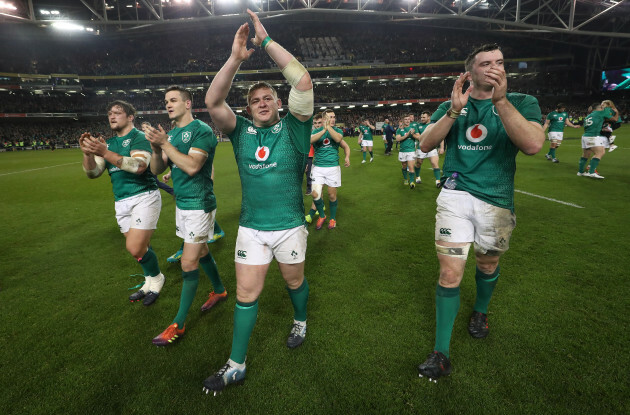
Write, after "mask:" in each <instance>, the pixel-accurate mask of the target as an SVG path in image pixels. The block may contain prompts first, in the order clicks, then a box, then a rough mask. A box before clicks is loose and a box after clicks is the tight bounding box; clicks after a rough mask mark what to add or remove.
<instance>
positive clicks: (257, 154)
mask: <svg viewBox="0 0 630 415" xmlns="http://www.w3.org/2000/svg"><path fill="white" fill-rule="evenodd" d="M312 124H313V119H312V118H310V119H308V120H307V121H304V122H302V121H300V120H298V119H297V118H295V116H293V114H291V113H290V112H289V113H288V114H287V115H286V116H285V117H284V118H282V119H281V120H280V121H278V122H277V123H276V124H274V125H272V126H271V127H267V128H262V127H256V126H255V125H254V123H253V122H251V121H250V120H248V119H246V118H243V117H241V116H237V117H236V127H235V128H234V131H232V132H231V133H230V134H228V137H229V138H230V141H231V142H232V148H233V150H234V157H235V158H236V164H237V167H238V173H239V175H240V177H241V189H242V202H241V217H240V219H239V224H240V225H241V226H244V227H247V228H252V229H257V230H261V231H280V230H283V229H290V228H295V227H296V226H300V225H303V224H304V201H303V198H302V178H303V177H304V167H305V166H306V157H307V155H308V152H309V149H310V141H311V127H312Z"/></svg>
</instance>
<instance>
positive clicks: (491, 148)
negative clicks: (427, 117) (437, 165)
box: [431, 93, 541, 211]
mask: <svg viewBox="0 0 630 415" xmlns="http://www.w3.org/2000/svg"><path fill="white" fill-rule="evenodd" d="M507 99H508V101H510V103H511V104H512V105H514V107H515V108H516V110H517V111H518V112H519V113H520V114H521V115H522V116H523V117H524V118H525V119H526V120H528V121H534V122H538V123H540V122H541V112H540V106H539V105H538V100H537V99H536V98H534V97H533V96H530V95H525V94H518V93H508V94H507ZM450 107H451V102H450V101H446V102H444V103H442V104H441V105H440V106H439V107H438V109H437V110H436V111H435V112H434V113H433V115H432V116H431V121H432V122H437V121H438V120H439V119H440V118H442V116H443V115H444V114H446V111H447V110H448V109H449V108H450ZM444 143H445V145H446V157H445V158H444V166H443V167H442V169H443V175H444V176H443V177H442V180H445V179H446V178H447V177H449V176H451V175H452V174H453V173H455V172H457V173H458V174H459V177H458V178H457V180H456V182H457V187H456V190H463V191H466V192H468V193H470V194H471V195H473V196H474V197H476V198H478V199H481V200H483V201H484V202H487V203H490V204H492V205H495V206H499V207H502V208H505V209H510V210H511V211H514V174H515V172H516V155H517V153H518V150H519V149H518V147H516V146H515V145H514V144H513V143H512V141H511V140H510V138H509V137H508V135H507V132H506V131H505V128H504V127H503V123H502V122H501V119H500V118H499V115H498V113H497V111H496V109H495V107H494V105H493V104H492V101H491V100H490V99H484V100H477V99H474V98H468V103H467V104H466V106H465V107H464V108H463V109H462V112H461V115H460V116H459V118H457V120H455V123H454V124H453V126H452V127H451V130H450V131H449V133H448V134H447V135H446V138H445V139H444Z"/></svg>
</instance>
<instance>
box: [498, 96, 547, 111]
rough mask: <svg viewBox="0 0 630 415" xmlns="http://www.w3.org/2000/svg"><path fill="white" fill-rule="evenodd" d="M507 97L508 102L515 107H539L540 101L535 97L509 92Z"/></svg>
mask: <svg viewBox="0 0 630 415" xmlns="http://www.w3.org/2000/svg"><path fill="white" fill-rule="evenodd" d="M505 96H506V98H507V99H508V101H510V103H511V104H512V105H514V106H515V107H517V106H519V105H531V104H536V105H538V99H536V97H534V96H533V95H528V94H522V93H520V92H508V93H507V94H505ZM554 112H555V111H552V114H553V113H554Z"/></svg>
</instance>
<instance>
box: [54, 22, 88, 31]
mask: <svg viewBox="0 0 630 415" xmlns="http://www.w3.org/2000/svg"><path fill="white" fill-rule="evenodd" d="M52 27H54V28H55V29H59V30H68V31H83V30H85V27H83V26H81V25H78V24H75V23H70V22H55V23H53V24H52Z"/></svg>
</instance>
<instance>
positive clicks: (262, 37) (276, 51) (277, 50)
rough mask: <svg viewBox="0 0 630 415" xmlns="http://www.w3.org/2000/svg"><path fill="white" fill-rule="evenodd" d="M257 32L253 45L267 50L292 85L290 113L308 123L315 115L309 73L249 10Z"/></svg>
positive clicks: (248, 11)
mask: <svg viewBox="0 0 630 415" xmlns="http://www.w3.org/2000/svg"><path fill="white" fill-rule="evenodd" d="M247 13H248V14H249V17H251V19H252V23H253V24H254V30H255V32H256V35H255V37H254V38H253V39H252V43H254V45H256V46H260V47H261V48H263V49H265V51H266V52H267V53H268V54H269V57H270V58H271V59H273V61H274V62H275V63H276V65H278V67H279V68H280V70H281V71H282V75H284V77H285V78H286V80H287V81H288V82H289V85H291V92H290V93H289V111H290V112H291V114H293V115H294V116H295V118H297V119H298V120H300V121H307V120H308V119H309V118H311V116H312V115H313V103H314V97H313V83H312V82H311V76H310V75H309V73H308V71H307V70H306V68H304V66H302V64H301V63H300V62H298V60H297V59H295V57H294V56H293V55H292V54H291V53H289V52H288V51H287V50H286V49H285V48H283V47H282V46H280V45H279V44H278V43H277V42H274V41H273V40H271V38H270V37H269V35H268V34H267V30H266V29H265V27H264V26H263V25H262V23H261V22H260V19H258V16H256V14H255V13H254V12H252V11H251V10H249V9H247Z"/></svg>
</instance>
